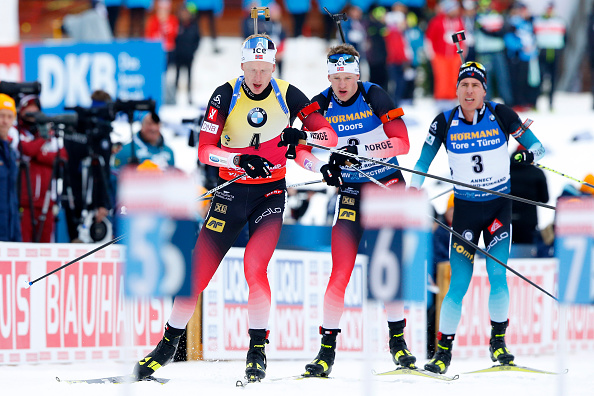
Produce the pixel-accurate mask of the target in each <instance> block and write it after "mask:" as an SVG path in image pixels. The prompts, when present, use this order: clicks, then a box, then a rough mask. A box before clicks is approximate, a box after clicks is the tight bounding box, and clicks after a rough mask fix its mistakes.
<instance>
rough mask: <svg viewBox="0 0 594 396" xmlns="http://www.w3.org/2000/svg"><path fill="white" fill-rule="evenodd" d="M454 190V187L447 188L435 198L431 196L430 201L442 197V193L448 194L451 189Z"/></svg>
mask: <svg viewBox="0 0 594 396" xmlns="http://www.w3.org/2000/svg"><path fill="white" fill-rule="evenodd" d="M452 190H453V188H450V189H448V190H445V191H444V192H442V193H439V194H437V195H436V196H434V197H433V198H429V201H433V200H434V199H436V198H439V197H441V196H442V195H446V194H447V193H449V192H450V191H452Z"/></svg>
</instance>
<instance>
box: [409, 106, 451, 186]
mask: <svg viewBox="0 0 594 396" xmlns="http://www.w3.org/2000/svg"><path fill="white" fill-rule="evenodd" d="M446 124H447V120H446V118H445V115H444V114H443V113H441V114H439V115H438V116H437V117H435V119H434V120H433V122H431V127H429V132H428V133H427V137H426V138H425V143H423V148H422V149H421V155H420V157H419V159H418V161H417V163H416V164H415V167H414V170H416V171H419V172H424V173H427V171H428V170H429V166H430V165H431V162H433V159H434V158H435V155H436V154H437V152H438V151H439V148H440V147H441V144H442V143H443V141H444V139H445V132H446V130H445V129H446ZM424 181H425V176H422V175H417V174H416V173H415V174H413V175H412V177H411V180H410V187H411V188H416V189H420V188H421V186H422V185H423V182H424Z"/></svg>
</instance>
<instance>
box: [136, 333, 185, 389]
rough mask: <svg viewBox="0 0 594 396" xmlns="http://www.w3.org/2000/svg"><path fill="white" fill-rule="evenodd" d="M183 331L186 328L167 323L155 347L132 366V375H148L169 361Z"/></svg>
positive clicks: (143, 376) (140, 376) (142, 376)
mask: <svg viewBox="0 0 594 396" xmlns="http://www.w3.org/2000/svg"><path fill="white" fill-rule="evenodd" d="M185 331H186V329H176V328H174V327H171V326H169V323H167V324H166V325H165V332H164V333H163V338H162V339H161V341H159V343H158V344H157V347H156V348H155V349H153V351H152V352H151V353H149V354H148V355H146V357H145V358H144V359H142V360H141V361H139V362H138V363H136V365H135V366H134V376H135V377H136V378H137V379H139V380H141V379H143V378H146V377H149V376H151V375H153V373H154V372H155V371H157V369H158V368H161V367H163V366H165V365H166V364H167V363H169V362H171V361H172V360H173V356H174V355H175V351H176V350H177V345H178V344H179V339H180V337H181V336H182V334H184V332H185Z"/></svg>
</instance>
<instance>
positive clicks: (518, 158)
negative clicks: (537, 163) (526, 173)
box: [514, 150, 534, 165]
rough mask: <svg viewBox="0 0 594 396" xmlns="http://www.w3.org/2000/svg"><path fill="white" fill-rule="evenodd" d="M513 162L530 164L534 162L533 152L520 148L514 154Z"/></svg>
mask: <svg viewBox="0 0 594 396" xmlns="http://www.w3.org/2000/svg"><path fill="white" fill-rule="evenodd" d="M514 162H515V163H517V164H527V165H529V164H531V163H533V162H534V154H532V151H530V150H521V151H518V152H517V153H515V154H514Z"/></svg>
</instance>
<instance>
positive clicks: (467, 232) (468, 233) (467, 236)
mask: <svg viewBox="0 0 594 396" xmlns="http://www.w3.org/2000/svg"><path fill="white" fill-rule="evenodd" d="M462 236H463V237H464V239H466V240H467V241H472V238H474V232H472V231H471V230H465V231H464V232H462Z"/></svg>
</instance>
